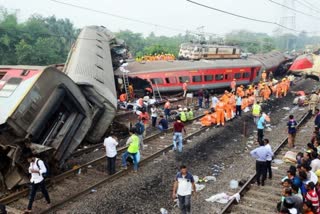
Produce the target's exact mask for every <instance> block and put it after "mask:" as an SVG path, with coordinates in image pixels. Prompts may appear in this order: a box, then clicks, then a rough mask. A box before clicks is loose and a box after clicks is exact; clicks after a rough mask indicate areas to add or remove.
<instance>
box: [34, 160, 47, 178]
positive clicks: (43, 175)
mask: <svg viewBox="0 0 320 214" xmlns="http://www.w3.org/2000/svg"><path fill="white" fill-rule="evenodd" d="M39 160H40V159H38V160H37V162H36V164H37V167H38V168H39V169H40V170H41V168H40V165H39V163H38V162H39ZM42 162H43V164H44V166H45V167H46V169H47V172H45V173H42V177H43V178H47V177H49V167H48V164H47V163H45V162H44V161H42Z"/></svg>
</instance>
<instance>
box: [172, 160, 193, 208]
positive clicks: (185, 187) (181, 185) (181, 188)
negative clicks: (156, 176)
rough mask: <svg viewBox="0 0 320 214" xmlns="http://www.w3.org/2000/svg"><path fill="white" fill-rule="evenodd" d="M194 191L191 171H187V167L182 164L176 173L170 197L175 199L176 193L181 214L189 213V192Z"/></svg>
mask: <svg viewBox="0 0 320 214" xmlns="http://www.w3.org/2000/svg"><path fill="white" fill-rule="evenodd" d="M192 193H193V194H195V193H196V185H195V182H194V179H193V176H192V174H191V173H189V172H188V170H187V167H186V166H184V165H182V166H181V167H180V172H178V174H177V175H176V178H175V181H174V184H173V191H172V198H173V199H176V197H177V195H178V200H179V208H180V210H181V213H182V214H187V213H191V194H192Z"/></svg>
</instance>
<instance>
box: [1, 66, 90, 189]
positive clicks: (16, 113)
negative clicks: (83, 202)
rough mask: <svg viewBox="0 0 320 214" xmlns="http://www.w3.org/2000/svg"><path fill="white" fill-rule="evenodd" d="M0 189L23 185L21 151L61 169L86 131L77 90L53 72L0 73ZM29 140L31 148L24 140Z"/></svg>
mask: <svg viewBox="0 0 320 214" xmlns="http://www.w3.org/2000/svg"><path fill="white" fill-rule="evenodd" d="M0 73H1V76H2V79H1V86H0V88H1V90H0V109H1V114H0V124H1V135H0V159H1V163H2V164H1V167H0V170H1V174H2V176H3V177H4V179H2V186H4V185H5V186H6V187H7V188H9V189H10V188H12V187H14V186H15V185H17V184H23V183H25V182H26V180H25V177H24V174H25V173H24V172H25V170H26V169H27V168H28V167H27V163H26V159H25V157H24V155H23V153H24V151H25V150H26V148H27V147H30V148H31V149H32V150H33V152H35V153H36V154H38V155H42V156H47V155H48V154H50V155H49V156H50V158H52V159H53V160H56V161H57V163H62V162H63V161H64V160H66V159H67V157H68V156H69V155H70V154H71V152H72V151H73V150H74V149H75V148H77V146H78V145H79V144H80V143H81V140H82V139H83V138H84V137H85V135H86V133H87V132H88V130H89V128H90V127H91V125H92V111H91V109H90V108H89V105H88V103H87V100H86V98H85V96H84V95H83V93H82V92H81V90H80V88H79V87H78V86H77V85H76V84H75V83H74V82H73V81H72V80H71V79H70V78H69V77H68V76H66V75H64V74H63V73H62V72H61V71H60V70H58V69H56V68H55V67H32V66H31V67H30V66H10V67H9V66H2V67H0ZM28 138H30V139H32V141H31V142H32V143H31V145H29V141H28V140H25V139H28Z"/></svg>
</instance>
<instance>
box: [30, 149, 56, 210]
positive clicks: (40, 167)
mask: <svg viewBox="0 0 320 214" xmlns="http://www.w3.org/2000/svg"><path fill="white" fill-rule="evenodd" d="M27 160H28V162H29V163H30V166H29V173H30V174H31V179H30V182H31V193H30V198H29V204H28V209H27V210H26V211H25V213H31V211H32V204H33V201H34V199H35V196H36V193H37V190H38V188H40V189H41V192H42V194H43V196H44V197H45V199H46V201H47V204H48V205H50V203H51V201H50V197H49V194H48V191H47V188H46V184H45V181H44V177H43V174H45V173H47V168H46V166H45V164H44V162H43V161H42V160H40V159H39V158H36V156H35V155H33V154H32V153H31V154H28V155H27Z"/></svg>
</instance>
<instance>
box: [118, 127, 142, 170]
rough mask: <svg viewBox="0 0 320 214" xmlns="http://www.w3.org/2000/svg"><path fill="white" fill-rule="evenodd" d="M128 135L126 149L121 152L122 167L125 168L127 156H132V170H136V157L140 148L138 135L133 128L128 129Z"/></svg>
mask: <svg viewBox="0 0 320 214" xmlns="http://www.w3.org/2000/svg"><path fill="white" fill-rule="evenodd" d="M129 134H130V137H129V138H128V140H127V142H126V145H127V146H128V150H127V151H126V152H125V153H123V154H122V168H123V169H127V158H128V157H129V156H132V159H133V171H134V172H137V171H138V159H137V155H138V152H139V148H140V146H139V145H140V143H139V137H138V136H137V135H136V134H135V129H130V131H129Z"/></svg>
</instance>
